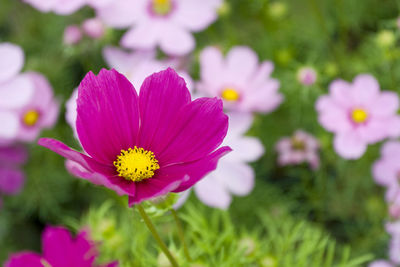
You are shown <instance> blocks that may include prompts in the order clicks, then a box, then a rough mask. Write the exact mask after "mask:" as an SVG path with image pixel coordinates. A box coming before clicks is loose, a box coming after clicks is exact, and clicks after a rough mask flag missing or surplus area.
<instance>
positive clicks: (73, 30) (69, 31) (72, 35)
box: [64, 25, 83, 45]
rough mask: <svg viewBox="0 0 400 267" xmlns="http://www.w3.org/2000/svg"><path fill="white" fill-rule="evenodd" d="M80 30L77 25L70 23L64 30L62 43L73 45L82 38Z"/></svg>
mask: <svg viewBox="0 0 400 267" xmlns="http://www.w3.org/2000/svg"><path fill="white" fill-rule="evenodd" d="M82 36H83V34H82V31H81V29H80V28H79V26H76V25H70V26H67V27H66V28H65V30H64V44H66V45H75V44H77V43H79V42H80V41H81V40H82Z"/></svg>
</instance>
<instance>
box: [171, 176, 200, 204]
mask: <svg viewBox="0 0 400 267" xmlns="http://www.w3.org/2000/svg"><path fill="white" fill-rule="evenodd" d="M204 179H206V178H204ZM191 192H192V190H191V189H188V190H186V191H183V192H181V193H179V198H178V200H177V201H176V202H175V204H174V206H173V208H174V209H175V210H177V209H180V208H181V207H182V206H183V204H185V202H186V200H188V198H189V196H190V193H191Z"/></svg>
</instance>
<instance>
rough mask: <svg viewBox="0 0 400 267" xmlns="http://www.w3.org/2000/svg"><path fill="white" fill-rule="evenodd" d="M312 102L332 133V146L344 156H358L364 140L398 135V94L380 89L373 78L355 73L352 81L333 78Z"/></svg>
mask: <svg viewBox="0 0 400 267" xmlns="http://www.w3.org/2000/svg"><path fill="white" fill-rule="evenodd" d="M329 90H330V94H329V95H324V96H321V97H320V98H319V99H318V101H317V102H316V109H317V111H318V113H319V118H318V119H319V122H320V124H321V125H322V126H323V127H324V128H325V129H326V130H328V131H330V132H333V133H334V134H335V138H334V148H335V150H336V152H337V153H338V154H339V155H340V156H341V157H343V158H346V159H357V158H360V157H361V156H362V155H363V154H364V153H365V151H366V149H367V146H368V144H373V143H376V142H379V141H382V140H383V139H385V138H387V137H397V136H399V135H400V117H399V116H398V115H397V110H398V108H399V97H398V96H397V94H396V93H394V92H388V91H385V92H380V89H379V84H378V82H377V81H376V79H375V78H374V77H373V76H371V75H367V74H361V75H358V76H357V77H356V78H355V79H354V81H353V83H352V84H351V83H348V82H346V81H343V80H336V81H333V82H332V83H331V85H330V88H329Z"/></svg>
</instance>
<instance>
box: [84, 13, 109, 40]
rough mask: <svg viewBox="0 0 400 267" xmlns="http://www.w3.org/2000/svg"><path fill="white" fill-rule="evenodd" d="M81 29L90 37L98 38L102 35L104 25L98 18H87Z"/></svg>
mask: <svg viewBox="0 0 400 267" xmlns="http://www.w3.org/2000/svg"><path fill="white" fill-rule="evenodd" d="M82 30H83V31H84V33H85V34H86V35H87V36H89V37H90V38H92V39H100V38H101V37H103V36H104V33H105V26H104V24H103V22H102V21H101V20H100V19H98V18H91V19H87V20H85V21H84V22H83V23H82Z"/></svg>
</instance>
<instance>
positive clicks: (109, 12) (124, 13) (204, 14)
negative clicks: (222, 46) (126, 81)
mask: <svg viewBox="0 0 400 267" xmlns="http://www.w3.org/2000/svg"><path fill="white" fill-rule="evenodd" d="M221 3H222V1H221V0H203V1H197V0H115V1H112V2H110V3H109V4H108V5H103V6H102V7H100V8H97V15H98V16H99V17H100V18H101V19H103V21H104V22H105V23H106V24H108V25H110V26H112V27H117V28H125V27H131V29H130V30H129V31H128V32H127V33H126V34H125V35H124V36H123V37H122V39H121V45H122V46H124V47H126V48H134V49H154V48H156V47H157V46H159V47H160V48H161V50H162V51H163V52H165V53H167V54H169V55H184V54H187V53H189V52H190V51H192V50H193V49H194V47H195V40H194V37H193V36H192V34H191V32H198V31H202V30H204V29H205V28H207V27H208V26H209V25H210V24H211V23H212V22H214V21H215V20H216V19H217V9H218V7H219V6H220V5H221Z"/></svg>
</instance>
